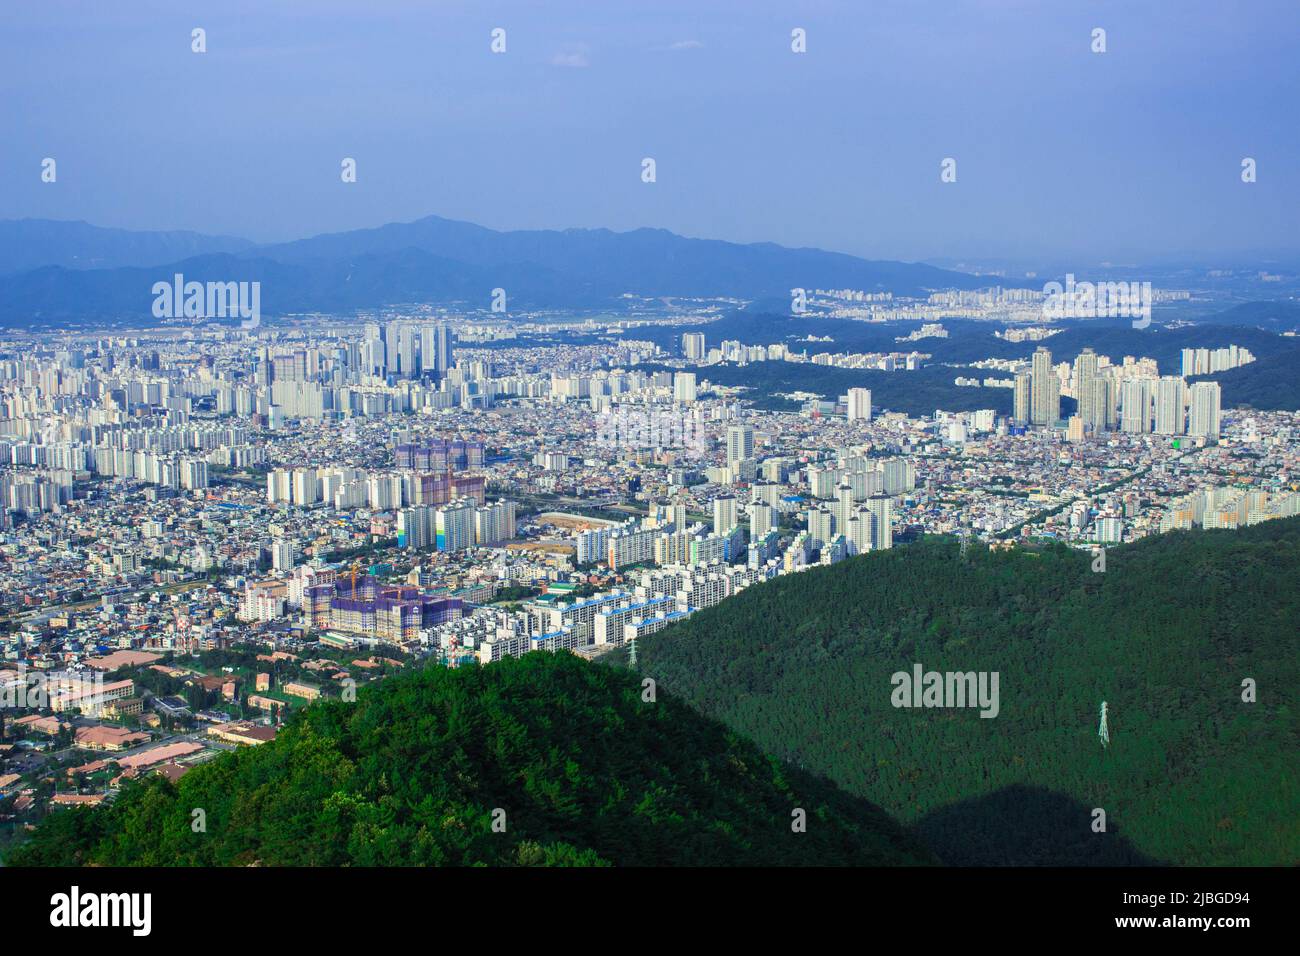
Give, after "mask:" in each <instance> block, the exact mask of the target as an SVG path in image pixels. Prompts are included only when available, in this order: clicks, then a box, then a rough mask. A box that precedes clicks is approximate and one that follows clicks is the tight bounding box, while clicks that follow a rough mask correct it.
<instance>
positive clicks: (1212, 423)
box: [1187, 382, 1222, 438]
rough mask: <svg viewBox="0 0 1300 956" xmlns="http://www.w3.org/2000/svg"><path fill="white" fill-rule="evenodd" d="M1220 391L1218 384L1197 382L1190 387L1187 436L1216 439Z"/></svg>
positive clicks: (1218, 423) (1217, 434) (1218, 422)
mask: <svg viewBox="0 0 1300 956" xmlns="http://www.w3.org/2000/svg"><path fill="white" fill-rule="evenodd" d="M1221 399H1222V390H1221V389H1220V388H1219V383H1218V382H1197V383H1196V384H1194V385H1193V386H1192V396H1191V402H1190V404H1189V414H1188V426H1187V434H1189V435H1197V436H1203V437H1205V438H1218V437H1219V426H1220V402H1221Z"/></svg>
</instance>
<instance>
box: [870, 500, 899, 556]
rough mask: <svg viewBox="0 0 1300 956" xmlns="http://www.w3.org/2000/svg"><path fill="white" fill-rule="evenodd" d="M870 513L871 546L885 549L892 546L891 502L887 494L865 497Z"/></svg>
mask: <svg viewBox="0 0 1300 956" xmlns="http://www.w3.org/2000/svg"><path fill="white" fill-rule="evenodd" d="M867 511H869V512H870V513H871V548H872V550H873V551H887V550H889V549H890V548H892V547H893V546H894V514H893V502H892V501H891V499H890V498H889V496H888V495H872V496H871V497H870V498H868V499H867Z"/></svg>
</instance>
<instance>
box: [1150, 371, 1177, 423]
mask: <svg viewBox="0 0 1300 956" xmlns="http://www.w3.org/2000/svg"><path fill="white" fill-rule="evenodd" d="M1182 433H1183V379H1182V376H1181V375H1164V376H1161V378H1160V381H1159V382H1157V383H1156V434H1157V435H1181V434H1182Z"/></svg>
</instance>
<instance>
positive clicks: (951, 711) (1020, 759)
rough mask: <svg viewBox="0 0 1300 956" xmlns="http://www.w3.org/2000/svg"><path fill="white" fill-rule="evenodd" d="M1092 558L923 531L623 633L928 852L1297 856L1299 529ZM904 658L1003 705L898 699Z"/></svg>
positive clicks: (758, 736)
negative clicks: (908, 541)
mask: <svg viewBox="0 0 1300 956" xmlns="http://www.w3.org/2000/svg"><path fill="white" fill-rule="evenodd" d="M1092 568H1093V558H1092V556H1091V555H1089V554H1088V553H1086V552H1080V551H1077V550H1072V549H1069V548H1066V547H1065V546H1063V545H1058V544H1048V545H1044V546H1036V547H1031V548H1025V547H1020V548H1016V549H1014V550H1011V551H990V550H989V549H987V548H984V547H982V546H980V545H972V546H971V548H970V549H969V551H968V552H967V554H966V555H964V556H963V555H962V554H961V553H960V549H959V547H958V544H957V542H956V541H955V540H954V539H952V538H925V539H922V540H921V541H920V542H918V543H916V544H914V545H908V546H905V547H900V548H895V549H893V550H891V551H887V552H881V553H878V554H871V555H864V556H860V557H857V558H853V559H850V560H848V561H845V562H842V563H840V564H837V565H833V566H830V567H827V568H818V569H813V570H810V571H808V572H806V573H803V574H797V575H791V576H786V577H782V578H779V579H777V580H776V581H774V582H771V583H769V584H764V585H761V586H757V587H753V588H749V589H747V590H746V591H744V592H742V593H741V594H739V595H737V596H736V597H734V598H731V599H729V600H727V601H725V602H723V603H722V604H720V605H717V606H715V607H713V608H710V609H707V610H705V611H701V612H699V613H697V614H695V615H694V616H692V617H691V618H690V619H688V620H687V621H685V622H682V623H681V624H677V625H674V626H673V627H670V628H666V629H665V630H663V631H661V632H659V633H658V634H654V635H651V636H649V637H648V638H646V639H644V640H642V641H641V642H639V643H638V648H637V650H638V658H639V669H640V671H641V673H642V674H645V675H650V676H652V677H654V678H655V679H656V680H657V681H658V682H659V686H660V687H663V688H665V689H667V690H669V691H670V692H673V693H675V694H678V695H680V696H681V697H682V698H684V699H685V700H687V701H689V702H690V703H692V704H694V705H695V706H696V707H698V708H699V709H700V710H701V711H702V712H704V713H705V714H706V715H709V716H711V717H715V718H718V719H720V720H722V721H724V722H725V723H727V724H728V725H729V726H731V727H734V728H735V729H736V730H737V731H738V732H740V733H743V734H746V735H748V736H749V737H752V738H753V739H754V740H755V741H756V742H757V744H758V745H759V746H760V747H763V748H764V749H765V750H766V751H767V752H769V753H772V754H775V755H777V756H779V757H782V758H784V759H787V760H790V761H792V762H795V763H797V764H798V765H800V766H802V767H804V768H806V769H809V770H812V771H814V772H816V773H818V774H824V775H825V776H826V777H828V778H830V779H831V780H833V781H835V782H836V783H838V784H839V785H841V786H842V787H844V788H845V789H846V790H848V791H849V792H851V793H853V794H856V795H858V796H860V797H864V798H866V799H868V800H870V801H872V802H873V803H876V804H878V805H879V806H881V807H882V808H883V809H884V810H886V811H887V812H889V813H890V814H892V815H894V816H895V817H897V818H898V819H899V820H900V821H902V822H903V823H904V824H907V825H910V826H912V827H913V828H914V830H915V832H916V833H917V835H918V836H919V837H920V838H921V839H922V840H923V841H924V842H925V843H926V844H927V845H928V846H929V847H930V848H931V849H933V850H934V851H935V853H936V854H937V855H938V856H939V858H940V860H941V861H943V862H945V863H950V864H988V865H998V864H1011V865H1027V864H1053V865H1087V864H1142V863H1169V864H1189V865H1190V864H1201V865H1254V864H1263V865H1286V864H1294V863H1296V862H1297V861H1300V822H1298V821H1297V816H1296V813H1295V808H1296V806H1297V805H1300V802H1298V800H1297V797H1298V796H1300V794H1298V793H1297V785H1296V773H1295V769H1296V762H1295V755H1296V753H1297V743H1300V735H1298V734H1297V724H1296V714H1295V689H1296V687H1297V685H1298V683H1300V673H1298V667H1297V661H1300V657H1298V656H1297V654H1296V636H1297V621H1300V518H1290V519H1285V520H1275V521H1269V522H1264V523H1261V524H1259V525H1256V526H1254V527H1251V528H1246V529H1242V530H1237V531H1226V530H1225V531H1200V530H1198V531H1193V532H1175V533H1172V534H1165V535H1158V536H1153V537H1151V538H1147V539H1144V540H1142V541H1140V542H1138V543H1136V544H1133V545H1126V546H1123V547H1115V548H1111V549H1109V550H1108V552H1107V554H1106V564H1105V570H1104V571H1102V572H1094V571H1093V569H1092ZM624 659H625V658H624ZM917 663H919V664H921V665H922V666H923V667H924V669H925V670H926V671H931V670H933V671H939V672H948V671H958V672H970V671H976V672H979V671H986V672H992V671H996V672H998V673H999V678H1000V684H999V687H1000V710H999V713H998V715H997V716H996V717H995V718H992V719H984V718H981V717H980V716H979V712H978V710H977V709H958V708H931V709H914V708H908V707H895V706H893V704H892V702H891V691H892V690H893V686H892V684H891V675H892V674H894V673H896V672H906V673H910V672H911V671H912V668H913V666H914V665H915V664H917ZM1247 678H1250V679H1252V680H1254V681H1255V683H1256V687H1257V701H1256V702H1254V703H1247V702H1245V701H1244V700H1243V693H1244V690H1243V685H1242V682H1243V681H1244V680H1246V679H1247ZM1102 701H1106V702H1107V707H1108V724H1109V734H1110V743H1109V746H1107V747H1103V746H1102V745H1101V742H1100V740H1099V738H1098V729H1099V727H1098V725H1099V720H1098V716H1099V709H1100V705H1101V703H1102ZM1096 809H1101V810H1104V811H1105V814H1106V823H1107V826H1106V831H1105V833H1097V832H1094V830H1093V828H1092V823H1093V820H1094V810H1096Z"/></svg>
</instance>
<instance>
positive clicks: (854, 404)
mask: <svg viewBox="0 0 1300 956" xmlns="http://www.w3.org/2000/svg"><path fill="white" fill-rule="evenodd" d="M848 420H849V421H851V422H862V421H865V422H869V421H871V389H869V388H851V389H849V401H848Z"/></svg>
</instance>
